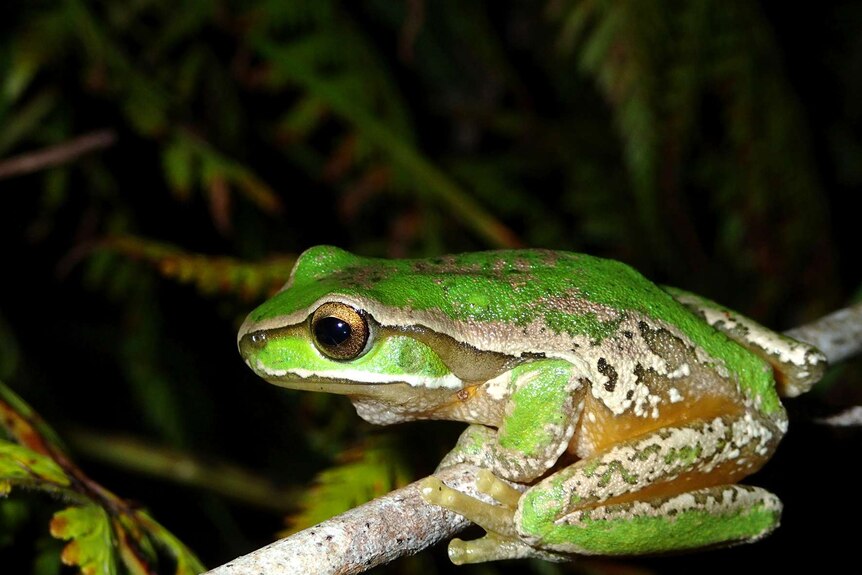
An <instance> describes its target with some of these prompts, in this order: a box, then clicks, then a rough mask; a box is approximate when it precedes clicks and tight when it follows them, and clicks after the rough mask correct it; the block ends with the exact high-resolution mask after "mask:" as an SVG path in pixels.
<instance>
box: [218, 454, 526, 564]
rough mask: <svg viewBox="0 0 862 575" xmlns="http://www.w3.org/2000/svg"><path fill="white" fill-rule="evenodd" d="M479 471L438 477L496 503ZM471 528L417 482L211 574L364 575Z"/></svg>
mask: <svg viewBox="0 0 862 575" xmlns="http://www.w3.org/2000/svg"><path fill="white" fill-rule="evenodd" d="M477 471H478V468H476V467H474V466H472V465H465V464H461V465H455V466H452V467H448V468H446V469H443V470H441V471H439V472H438V473H435V476H436V477H438V478H439V479H441V480H442V481H443V482H444V483H446V484H447V485H449V486H450V487H452V488H454V489H457V490H458V491H463V492H465V493H468V494H469V495H472V496H473V497H476V498H479V499H482V500H483V501H487V502H491V500H490V499H489V498H488V496H486V495H484V494H481V493H479V492H478V491H476V487H475V486H476V472H477ZM515 487H518V486H517V485H515ZM469 524H470V523H469V522H468V521H467V520H466V519H464V518H463V517H461V516H460V515H458V514H456V513H453V512H452V511H449V510H448V509H444V508H443V507H438V506H437V505H431V504H429V503H426V502H425V500H424V499H422V496H421V495H420V491H419V482H418V481H417V482H414V483H411V484H410V485H408V486H406V487H402V488H401V489H397V490H395V491H393V492H392V493H388V494H386V495H384V496H383V497H378V498H377V499H375V500H373V501H369V502H368V503H366V504H365V505H361V506H359V507H356V508H355V509H351V510H349V511H346V512H344V513H342V514H341V515H338V516H336V517H333V518H332V519H328V520H326V521H324V522H322V523H319V524H317V525H315V526H314V527H310V528H308V529H306V530H304V531H300V532H299V533H295V534H293V535H291V536H290V537H287V538H285V539H282V540H280V541H276V542H275V543H271V544H269V545H267V546H266V547H263V548H261V549H258V550H256V551H253V552H251V553H249V554H248V555H244V556H242V557H239V558H237V559H234V560H233V561H230V562H229V563H225V564H224V565H222V566H221V567H216V568H215V569H213V570H212V571H208V572H207V574H206V575H258V574H260V573H266V574H267V575H293V574H295V573H303V574H305V575H330V574H332V575H335V574H338V575H349V574H351V573H362V572H364V571H366V570H368V569H371V568H372V567H376V566H377V565H381V564H383V563H388V562H390V561H392V560H394V559H396V558H398V557H402V556H404V555H414V554H416V553H418V552H419V551H422V550H423V549H426V548H428V547H431V546H432V545H436V544H437V543H439V542H440V541H444V540H447V539H450V538H451V537H452V536H453V535H455V534H456V533H458V532H459V531H461V530H462V529H464V528H465V527H467V526H468V525H469Z"/></svg>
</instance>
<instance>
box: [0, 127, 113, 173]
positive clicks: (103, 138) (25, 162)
mask: <svg viewBox="0 0 862 575" xmlns="http://www.w3.org/2000/svg"><path fill="white" fill-rule="evenodd" d="M116 140H117V135H116V133H114V131H113V130H99V131H98V132H91V133H89V134H84V135H83V136H78V137H77V138H73V139H71V140H68V141H66V142H63V143H62V144H57V145H56V146H49V147H47V148H43V149H41V150H38V151H36V152H29V153H27V154H21V155H20V156H13V157H11V158H8V159H6V160H3V161H0V180H2V179H6V178H12V177H15V176H22V175H24V174H30V173H33V172H38V171H39V170H44V169H46V168H53V167H54V166H59V165H60V164H65V163H67V162H71V161H72V160H74V159H75V158H78V157H79V156H83V155H84V154H88V153H90V152H93V151H95V150H100V149H102V148H107V147H109V146H112V145H113V144H114V142H116Z"/></svg>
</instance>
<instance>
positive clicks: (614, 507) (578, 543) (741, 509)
mask: <svg viewBox="0 0 862 575" xmlns="http://www.w3.org/2000/svg"><path fill="white" fill-rule="evenodd" d="M780 516H781V502H780V501H779V499H778V498H777V497H776V496H775V495H773V494H772V493H769V492H768V491H766V490H764V489H761V488H759V487H752V486H748V485H719V486H715V487H705V488H702V489H696V490H694V491H688V492H684V493H680V494H678V495H672V496H664V497H653V498H648V499H643V500H636V501H627V502H623V503H615V504H610V505H600V506H597V507H593V508H588V509H580V510H578V511H574V512H572V513H570V514H568V515H565V516H563V517H562V518H560V519H557V520H556V521H553V522H551V523H549V524H545V525H543V527H542V529H541V534H540V535H538V536H537V534H536V533H533V532H531V531H530V530H529V527H527V533H524V536H525V538H526V539H527V540H528V541H530V542H531V544H533V545H539V546H540V547H542V548H545V549H552V550H555V551H557V552H560V553H570V554H574V553H577V554H581V555H645V554H655V553H668V552H674V551H685V550H690V549H703V548H708V547H715V546H725V545H732V544H735V543H748V542H752V541H756V540H758V539H761V538H762V537H765V536H766V535H768V534H769V533H770V532H771V531H772V530H773V529H775V528H776V527H777V526H778V521H779V518H780ZM520 520H521V518H516V522H519V521H520ZM528 534H529V535H530V536H528Z"/></svg>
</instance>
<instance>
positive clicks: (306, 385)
mask: <svg viewBox="0 0 862 575" xmlns="http://www.w3.org/2000/svg"><path fill="white" fill-rule="evenodd" d="M258 375H260V376H261V377H263V379H265V380H266V381H267V382H268V383H271V384H273V385H277V386H279V387H284V388H286V389H296V390H300V391H317V392H322V393H334V394H336V395H351V396H358V395H364V396H369V397H377V396H379V395H387V393H386V392H381V391H378V390H380V388H381V387H386V388H391V387H398V388H401V389H405V388H407V389H409V388H410V386H409V385H408V384H407V383H406V382H403V381H391V382H380V383H357V382H355V381H351V380H348V379H342V378H334V377H324V376H320V375H315V376H309V377H302V376H299V375H295V374H286V375H284V376H278V377H274V376H271V375H266V374H258Z"/></svg>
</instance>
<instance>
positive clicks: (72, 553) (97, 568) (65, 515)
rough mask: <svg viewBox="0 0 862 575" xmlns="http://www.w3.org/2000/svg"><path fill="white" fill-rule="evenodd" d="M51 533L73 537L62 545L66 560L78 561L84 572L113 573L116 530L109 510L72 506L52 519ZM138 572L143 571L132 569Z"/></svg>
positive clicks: (87, 506) (70, 561)
mask: <svg viewBox="0 0 862 575" xmlns="http://www.w3.org/2000/svg"><path fill="white" fill-rule="evenodd" d="M51 535H53V536H54V537H56V538H58V539H66V540H71V543H69V544H68V545H66V547H65V548H64V549H63V555H62V557H63V563H65V564H66V565H76V566H78V567H80V568H81V573H83V574H84V575H114V574H115V573H116V572H117V567H116V564H115V558H114V547H115V543H114V541H113V537H112V535H113V533H112V529H111V523H110V520H109V519H108V514H107V513H105V510H104V509H102V508H101V507H99V506H97V505H84V506H81V507H69V508H68V509H64V510H63V511H58V512H57V513H56V514H55V515H54V519H52V520H51ZM130 571H131V572H132V573H135V575H137V574H138V573H140V571H136V570H130Z"/></svg>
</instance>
